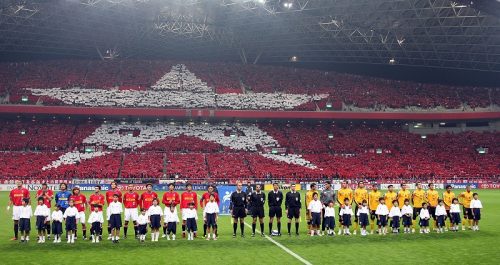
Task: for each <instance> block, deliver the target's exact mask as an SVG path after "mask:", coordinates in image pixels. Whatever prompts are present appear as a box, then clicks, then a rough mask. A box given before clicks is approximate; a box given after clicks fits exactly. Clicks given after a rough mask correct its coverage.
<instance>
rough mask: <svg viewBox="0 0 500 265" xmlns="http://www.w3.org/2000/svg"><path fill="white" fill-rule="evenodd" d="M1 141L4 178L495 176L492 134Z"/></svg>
mask: <svg viewBox="0 0 500 265" xmlns="http://www.w3.org/2000/svg"><path fill="white" fill-rule="evenodd" d="M0 136H1V137H0V158H1V159H0V172H1V174H2V178H4V179H10V178H12V177H18V178H20V179H37V178H48V179H69V178H72V177H78V178H113V177H116V176H120V177H123V178H134V177H136V178H137V177H139V178H141V177H154V178H162V177H163V178H169V177H175V178H189V179H196V178H198V179H202V178H206V177H209V178H212V179H219V180H221V179H222V180H227V179H241V178H248V177H251V178H256V179H262V180H265V179H277V178H278V179H286V180H297V179H301V180H302V179H308V180H314V179H323V178H327V177H331V176H337V177H342V178H349V179H356V178H359V177H360V176H363V177H364V178H379V179H391V178H397V179H414V180H418V179H426V180H428V179H432V180H435V181H439V180H443V179H453V178H481V179H484V178H491V177H495V176H499V175H500V165H499V163H498V156H499V155H500V134H499V133H498V132H483V133H479V132H463V133H457V134H447V133H440V134H430V135H427V137H426V138H422V137H421V136H420V135H418V134H412V133H409V132H408V131H406V130H405V129H403V128H402V127H401V125H394V124H391V125H388V124H386V125H366V124H358V125H350V124H347V125H335V124H325V123H318V124H308V123H288V124H280V123H259V124H248V123H241V124H231V125H227V124H208V123H170V122H168V123H167V122H151V123H142V124H138V123H124V122H120V123H116V122H107V123H103V124H95V123H91V122H89V123H82V124H78V125H77V123H72V122H60V121H54V122H45V121H30V122H10V121H6V122H3V123H2V126H1V129H0ZM88 148H90V149H91V151H89V152H86V149H88ZM478 148H487V149H488V152H487V153H485V154H481V153H479V152H478ZM27 161H29V162H27ZM388 165H390V166H388Z"/></svg>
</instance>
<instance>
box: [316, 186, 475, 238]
mask: <svg viewBox="0 0 500 265" xmlns="http://www.w3.org/2000/svg"><path fill="white" fill-rule="evenodd" d="M428 186H429V189H428V190H427V191H426V190H424V189H423V188H422V184H421V183H417V184H416V189H415V190H414V191H413V192H411V191H409V190H408V189H407V185H406V184H404V183H403V184H401V189H400V190H399V191H398V192H396V191H394V187H393V185H389V186H388V191H387V192H386V193H385V194H382V193H381V192H380V191H379V190H378V188H377V186H376V185H374V186H373V187H372V190H371V191H368V190H367V189H366V188H365V185H364V182H362V181H361V182H359V183H358V187H357V188H356V189H355V190H354V191H353V190H352V189H351V188H349V187H348V183H347V182H345V181H344V182H342V184H341V188H340V189H339V190H338V192H337V200H336V201H337V203H338V204H339V206H340V207H339V223H340V224H341V227H339V230H338V234H347V235H350V226H351V224H352V222H351V216H352V215H354V222H353V224H354V228H353V234H356V233H357V231H358V229H359V228H360V227H361V231H360V233H361V235H367V234H373V233H374V232H377V233H379V234H386V232H387V225H389V224H390V227H391V228H392V232H393V233H399V229H400V225H401V224H402V225H403V226H404V232H405V233H415V228H416V224H417V219H419V222H418V223H419V225H420V228H421V229H420V233H429V232H430V229H429V225H430V226H431V227H432V228H434V229H435V230H436V231H437V232H444V231H445V230H446V231H447V230H452V231H458V225H459V224H460V223H461V224H462V230H465V226H466V224H467V223H468V224H469V229H472V230H479V220H480V219H481V208H482V204H481V201H480V200H479V199H478V195H477V193H473V192H472V191H471V187H470V185H467V186H466V191H464V192H462V193H460V195H459V196H456V195H455V193H454V192H453V191H452V187H451V186H450V185H448V186H446V191H445V192H443V194H442V197H440V196H439V193H438V191H437V190H435V185H434V184H433V183H429V184H428ZM330 189H331V185H329V183H327V184H326V189H325V190H323V191H322V192H321V194H320V193H319V191H318V190H316V185H315V184H311V190H309V191H308V192H307V193H306V209H308V213H307V215H306V217H307V221H308V225H309V226H310V231H311V235H314V234H317V235H322V234H324V231H325V226H326V228H330V230H329V233H328V234H331V235H334V234H335V232H334V231H333V230H332V229H331V227H332V225H334V219H333V218H334V214H333V206H334V204H335V203H334V201H335V200H332V199H331V191H329V190H330ZM325 192H326V193H327V194H324V193H325ZM315 194H317V195H316V196H318V195H320V197H321V198H320V200H319V203H318V202H316V200H317V198H315ZM352 204H354V212H353V210H352V207H353V206H352ZM460 205H461V206H462V211H461V210H460ZM460 212H462V213H463V219H462V218H460ZM327 217H330V220H329V219H328V218H327ZM332 217H333V218H332ZM321 219H323V221H322V222H321ZM331 219H333V222H332V220H331ZM431 219H432V220H431ZM446 220H448V222H446ZM321 223H322V224H323V225H322V229H321V230H322V231H323V232H321V231H319V229H318V228H319V227H318V224H321ZM429 223H430V224H429ZM445 223H447V228H445ZM368 225H370V231H367V229H366V228H367V226H368ZM375 225H377V226H378V229H377V230H376V231H375Z"/></svg>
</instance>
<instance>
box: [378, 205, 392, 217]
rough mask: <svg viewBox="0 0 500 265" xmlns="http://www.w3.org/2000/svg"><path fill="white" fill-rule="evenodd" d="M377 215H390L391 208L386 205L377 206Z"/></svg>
mask: <svg viewBox="0 0 500 265" xmlns="http://www.w3.org/2000/svg"><path fill="white" fill-rule="evenodd" d="M375 214H376V215H389V208H387V205H385V204H379V205H378V206H377V210H376V211H375Z"/></svg>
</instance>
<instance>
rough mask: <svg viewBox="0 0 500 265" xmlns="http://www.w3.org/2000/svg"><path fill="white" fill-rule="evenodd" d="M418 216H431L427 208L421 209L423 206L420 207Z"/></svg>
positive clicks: (422, 217)
mask: <svg viewBox="0 0 500 265" xmlns="http://www.w3.org/2000/svg"><path fill="white" fill-rule="evenodd" d="M419 216H420V219H429V218H431V216H430V215H429V210H428V209H423V208H422V210H420V214H419Z"/></svg>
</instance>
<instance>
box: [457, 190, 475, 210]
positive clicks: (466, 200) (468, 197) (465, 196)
mask: <svg viewBox="0 0 500 265" xmlns="http://www.w3.org/2000/svg"><path fill="white" fill-rule="evenodd" d="M472 194H474V193H473V192H472V191H469V192H467V191H464V192H462V193H460V197H459V199H461V200H462V204H463V205H464V207H465V208H470V202H471V201H472Z"/></svg>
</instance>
